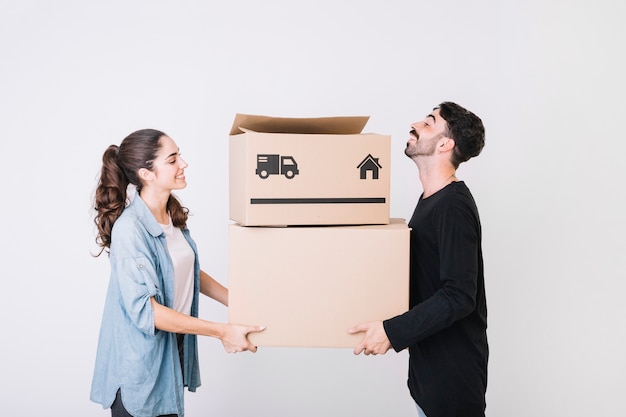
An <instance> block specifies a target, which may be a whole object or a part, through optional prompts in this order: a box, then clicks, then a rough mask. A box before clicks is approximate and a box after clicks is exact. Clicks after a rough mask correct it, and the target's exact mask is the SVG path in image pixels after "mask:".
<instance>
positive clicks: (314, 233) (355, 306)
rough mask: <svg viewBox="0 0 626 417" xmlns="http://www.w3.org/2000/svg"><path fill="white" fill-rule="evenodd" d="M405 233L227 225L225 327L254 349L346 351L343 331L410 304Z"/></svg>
mask: <svg viewBox="0 0 626 417" xmlns="http://www.w3.org/2000/svg"><path fill="white" fill-rule="evenodd" d="M409 234H410V230H409V228H408V227H407V225H406V223H405V222H404V220H401V219H391V221H390V223H389V224H388V225H367V226H328V227H324V226H317V227H282V228H279V227H243V226H240V225H237V224H232V225H230V227H229V263H228V265H229V278H228V287H229V308H228V312H229V322H231V323H240V324H250V325H265V326H267V329H266V330H265V331H264V332H262V333H256V334H251V335H250V336H249V338H250V341H251V342H252V343H254V344H255V345H256V346H284V347H338V348H340V347H350V348H354V346H356V344H357V343H358V341H359V340H360V338H361V337H362V335H350V334H348V333H347V329H348V328H350V327H352V326H353V325H355V324H358V323H361V322H363V321H369V320H383V319H386V318H389V317H393V316H395V315H398V314H401V313H403V312H405V311H406V310H407V309H408V303H409Z"/></svg>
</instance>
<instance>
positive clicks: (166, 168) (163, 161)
mask: <svg viewBox="0 0 626 417" xmlns="http://www.w3.org/2000/svg"><path fill="white" fill-rule="evenodd" d="M159 142H160V144H161V148H160V149H159V151H158V152H157V154H156V157H155V159H154V162H153V163H152V172H153V173H154V185H155V186H157V187H159V188H163V189H167V190H181V189H183V188H185V187H186V186H187V181H186V180H185V168H187V167H188V166H189V165H188V164H187V162H185V161H184V160H183V158H181V157H180V151H179V149H178V146H176V143H175V142H174V140H172V138H170V137H169V136H162V137H161V139H160V140H159Z"/></svg>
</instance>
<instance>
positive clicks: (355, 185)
mask: <svg viewBox="0 0 626 417" xmlns="http://www.w3.org/2000/svg"><path fill="white" fill-rule="evenodd" d="M368 119H369V117H323V118H304V119H299V118H276V117H269V116H254V115H244V114H237V115H236V117H235V120H234V122H233V127H232V129H231V132H230V144H229V146H230V149H229V163H230V165H229V186H230V189H229V203H230V207H229V210H230V211H229V215H230V218H231V219H232V220H234V221H235V222H237V223H239V224H241V225H244V226H284V225H339V224H347V225H358V224H388V223H389V188H390V187H389V184H390V160H391V137H390V136H389V135H379V134H371V133H370V134H365V133H361V131H362V129H363V127H364V126H365V124H366V123H367V121H368Z"/></svg>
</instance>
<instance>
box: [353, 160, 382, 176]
mask: <svg viewBox="0 0 626 417" xmlns="http://www.w3.org/2000/svg"><path fill="white" fill-rule="evenodd" d="M357 168H358V169H360V170H361V179H362V180H365V179H367V172H368V171H371V172H372V179H375V180H377V179H378V170H379V169H380V168H382V166H380V164H379V163H378V158H374V157H373V156H372V154H368V155H367V156H366V157H365V159H364V160H362V161H361V163H360V164H359V165H357Z"/></svg>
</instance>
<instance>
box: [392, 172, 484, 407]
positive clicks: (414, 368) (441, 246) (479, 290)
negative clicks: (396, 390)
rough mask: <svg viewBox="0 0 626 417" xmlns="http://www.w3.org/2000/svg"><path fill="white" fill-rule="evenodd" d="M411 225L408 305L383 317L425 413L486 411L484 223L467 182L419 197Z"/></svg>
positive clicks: (416, 398) (414, 392)
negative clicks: (404, 354)
mask: <svg viewBox="0 0 626 417" xmlns="http://www.w3.org/2000/svg"><path fill="white" fill-rule="evenodd" d="M409 227H410V228H411V267H410V270H411V275H410V286H411V290H410V310H409V311H407V312H406V313H404V314H402V315H399V316H396V317H394V318H391V319H389V320H385V321H384V322H383V324H384V327H385V331H386V333H387V336H388V337H389V340H390V342H391V344H392V346H393V348H394V350H396V351H401V350H403V349H405V348H407V347H408V348H409V378H408V386H409V390H410V392H411V396H412V397H413V399H415V401H416V402H417V403H418V404H419V405H420V407H421V408H422V409H423V410H424V412H425V413H426V415H428V417H457V416H459V417H460V416H463V417H474V416H481V417H482V416H484V413H485V392H486V389H487V360H488V356H489V348H488V344H487V304H486V300H485V285H484V274H483V256H482V247H481V225H480V218H479V216H478V209H477V207H476V203H475V202H474V198H473V197H472V194H471V193H470V191H469V189H468V188H467V186H466V185H465V183H464V182H462V181H459V182H453V183H451V184H449V185H448V186H446V187H445V188H443V189H442V190H440V191H438V192H437V193H435V194H433V195H431V196H430V197H428V198H422V197H420V199H419V201H418V204H417V207H416V208H415V211H414V213H413V217H412V218H411V221H410V222H409Z"/></svg>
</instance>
